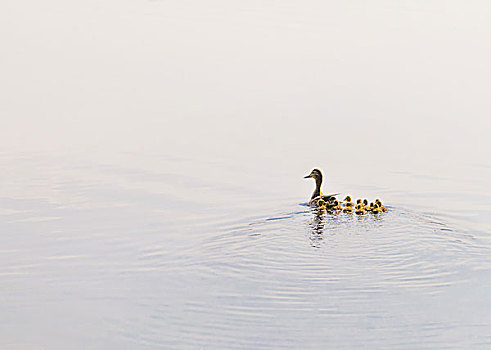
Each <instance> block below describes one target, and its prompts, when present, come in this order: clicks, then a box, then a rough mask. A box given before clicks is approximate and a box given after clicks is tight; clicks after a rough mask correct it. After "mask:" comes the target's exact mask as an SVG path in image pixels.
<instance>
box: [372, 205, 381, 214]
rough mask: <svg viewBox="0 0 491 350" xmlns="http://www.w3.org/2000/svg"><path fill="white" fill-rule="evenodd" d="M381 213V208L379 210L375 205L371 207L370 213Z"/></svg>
mask: <svg viewBox="0 0 491 350" xmlns="http://www.w3.org/2000/svg"><path fill="white" fill-rule="evenodd" d="M381 212H382V208H380V206H379V205H378V204H377V203H375V204H374V205H373V209H372V213H374V214H378V213H381Z"/></svg>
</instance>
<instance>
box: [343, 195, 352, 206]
mask: <svg viewBox="0 0 491 350" xmlns="http://www.w3.org/2000/svg"><path fill="white" fill-rule="evenodd" d="M344 206H345V207H353V202H352V201H351V197H350V196H346V197H345V198H344Z"/></svg>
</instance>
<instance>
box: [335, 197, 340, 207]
mask: <svg viewBox="0 0 491 350" xmlns="http://www.w3.org/2000/svg"><path fill="white" fill-rule="evenodd" d="M338 205H339V202H338V200H337V199H336V200H335V201H334V206H335V207H337V206H338Z"/></svg>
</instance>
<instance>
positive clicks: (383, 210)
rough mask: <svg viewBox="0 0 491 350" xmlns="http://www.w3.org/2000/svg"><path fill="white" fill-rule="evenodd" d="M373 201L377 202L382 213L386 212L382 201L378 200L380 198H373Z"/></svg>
mask: <svg viewBox="0 0 491 350" xmlns="http://www.w3.org/2000/svg"><path fill="white" fill-rule="evenodd" d="M375 203H377V204H378V206H379V207H380V209H381V210H382V212H384V213H386V212H387V208H386V207H385V206H384V205H383V204H382V202H381V201H380V199H376V200H375Z"/></svg>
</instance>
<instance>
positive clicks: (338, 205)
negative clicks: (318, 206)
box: [331, 200, 343, 211]
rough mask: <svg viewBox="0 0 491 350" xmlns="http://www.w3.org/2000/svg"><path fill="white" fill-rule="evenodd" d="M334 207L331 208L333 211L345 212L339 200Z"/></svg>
mask: <svg viewBox="0 0 491 350" xmlns="http://www.w3.org/2000/svg"><path fill="white" fill-rule="evenodd" d="M333 204H334V206H333V207H332V208H331V210H338V211H339V210H343V207H342V206H341V203H339V201H338V200H335V201H334V203H333Z"/></svg>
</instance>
